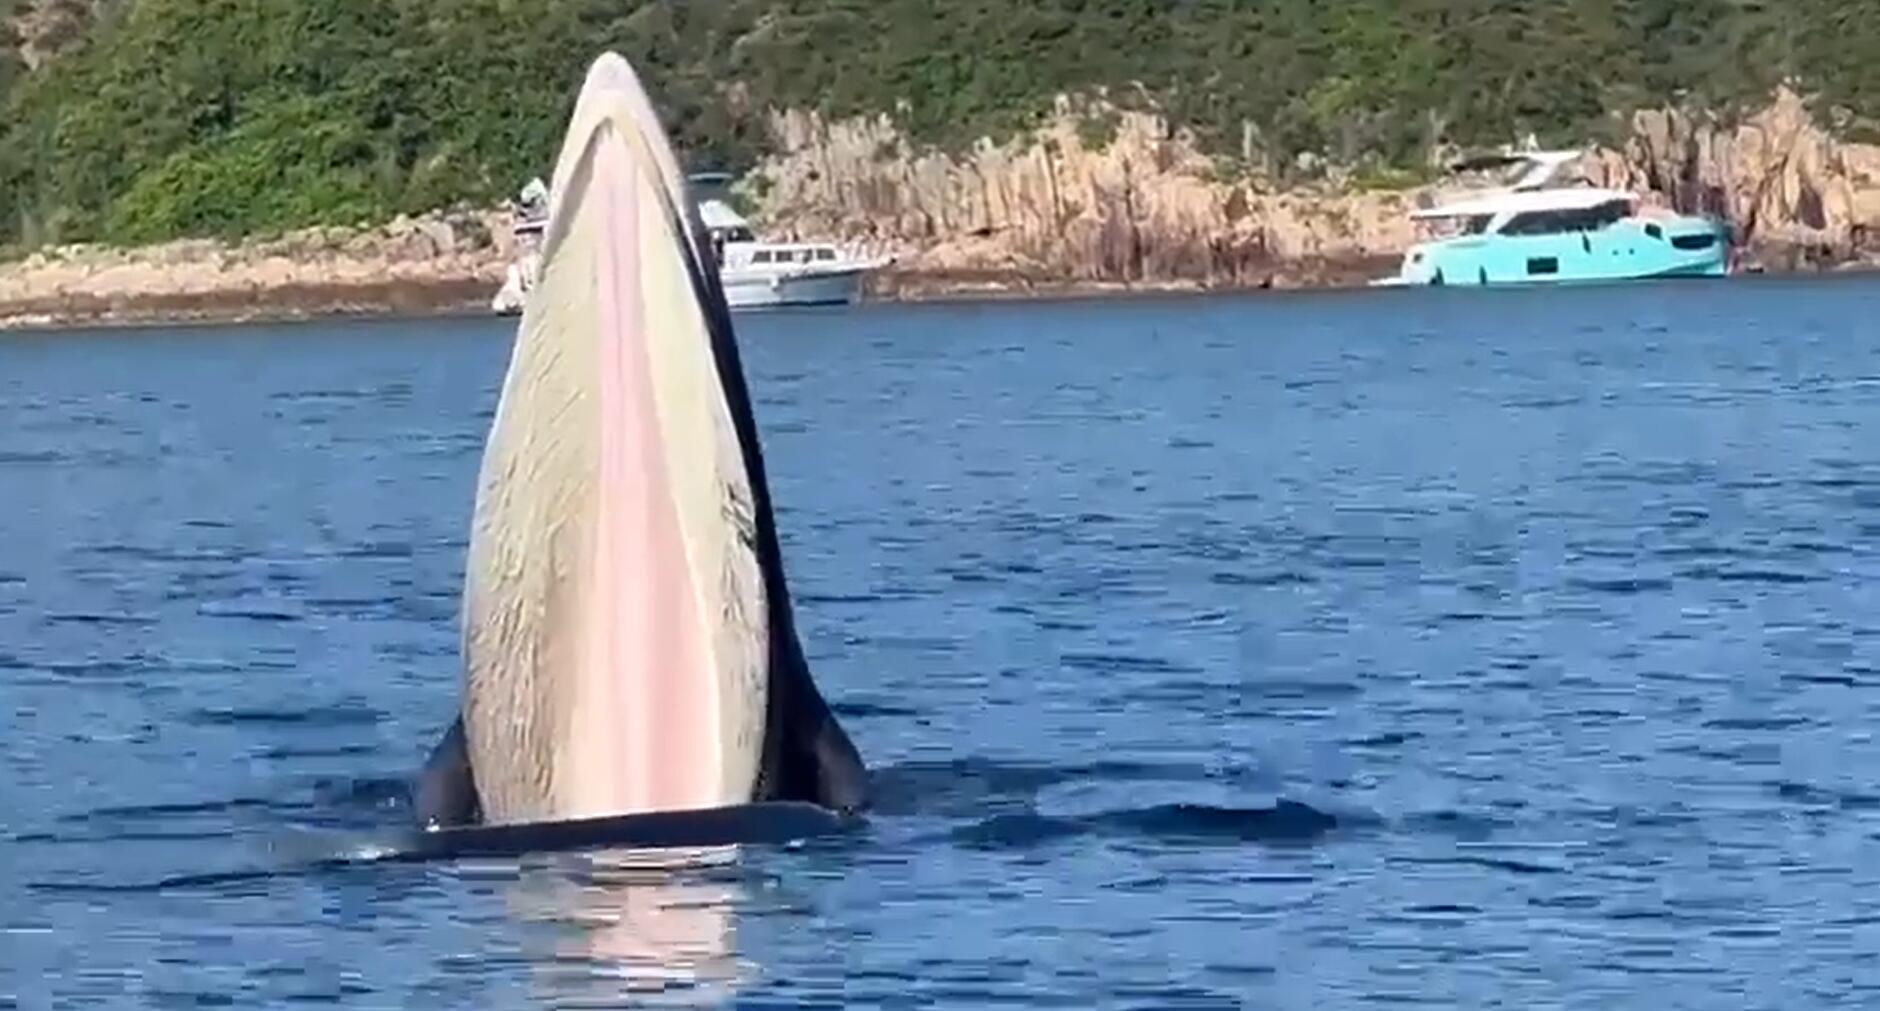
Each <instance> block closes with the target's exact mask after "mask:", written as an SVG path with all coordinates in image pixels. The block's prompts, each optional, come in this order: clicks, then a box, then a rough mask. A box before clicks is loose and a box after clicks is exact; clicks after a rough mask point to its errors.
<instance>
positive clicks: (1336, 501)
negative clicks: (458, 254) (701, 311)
mask: <svg viewBox="0 0 1880 1011" xmlns="http://www.w3.org/2000/svg"><path fill="white" fill-rule="evenodd" d="M1877 319H1880V285H1877V284H1875V283H1873V282H1870V281H1860V280H1834V281H1783V282H1742V283H1725V284H1710V283H1692V284H1684V285H1662V286H1661V285H1646V286H1631V287H1614V288H1588V289H1574V290H1559V291H1545V290H1539V291H1526V292H1461V291H1457V292H1422V291H1414V292H1372V293H1358V294H1340V295H1266V296H1260V297H1246V298H1210V299H1186V298H1184V299H1152V300H1143V301H1130V302H1119V301H1093V302H1065V303H1038V304H1013V305H939V306H919V307H880V308H865V309H860V310H856V311H849V312H814V313H790V314H779V315H768V316H751V317H744V318H742V322H741V324H740V325H741V331H742V335H743V344H744V355H745V362H746V366H747V368H748V369H749V370H750V373H751V383H752V389H753V394H754V396H755V397H756V398H757V401H758V404H757V407H758V412H759V421H760V424H761V426H762V428H763V430H764V433H765V437H766V440H767V441H766V448H767V451H768V455H769V460H770V465H771V471H772V474H771V477H772V483H773V487H774V491H775V493H776V495H777V497H778V500H779V517H778V518H779V523H780V526H781V530H782V534H783V537H784V540H785V552H786V557H787V563H788V565H789V568H790V572H791V576H792V581H793V587H794V589H795V593H796V595H797V600H798V603H799V610H800V620H801V624H802V628H803V632H804V635H805V637H806V646H807V648H808V649H809V650H810V653H811V656H812V662H813V663H814V665H815V669H816V673H817V677H818V679H819V681H820V683H821V684H822V686H823V688H824V690H825V692H826V693H827V694H829V695H830V696H831V697H832V699H833V700H835V701H836V702H837V704H838V706H839V710H840V711H841V712H842V713H843V714H844V718H845V720H846V722H847V725H848V727H849V729H850V732H851V734H852V735H853V736H854V737H855V738H856V740H857V742H858V744H859V745H860V747H861V748H862V750H863V751H864V753H865V755H866V756H867V758H868V759H869V760H870V762H871V764H872V765H874V766H875V767H876V769H877V772H878V777H879V779H880V786H881V790H882V793H883V797H882V807H881V810H880V811H879V812H877V814H876V816H875V817H874V819H873V820H872V823H871V826H870V829H869V831H868V832H867V834H866V835H865V836H863V837H861V838H859V839H854V840H848V841H843V842H840V843H829V844H817V845H810V846H805V847H802V848H800V849H796V850H784V851H761V852H752V853H747V854H745V855H743V856H742V857H741V858H740V859H738V860H737V861H736V862H734V863H731V864H728V865H718V866H706V867H692V868H679V869H647V868H636V867H623V866H620V865H619V863H618V861H614V860H607V859H582V858H554V859H550V858H541V859H535V860H528V861H522V862H520V863H516V862H501V861H482V862H476V863H465V864H455V865H453V864H441V865H429V866H417V867H391V866H359V867H353V868H347V869H343V870H328V871H321V872H318V873H306V872H300V871H295V870H294V869H293V864H292V860H291V859H290V857H291V853H292V852H293V851H291V850H290V851H288V853H287V854H284V853H283V852H282V851H280V850H279V849H271V848H270V847H271V846H278V845H280V844H282V843H283V840H286V841H288V842H290V843H291V842H293V841H295V840H304V839H305V838H306V837H307V834H308V833H313V834H315V838H316V839H330V838H333V837H334V834H338V836H339V837H342V838H368V837H371V836H373V835H374V834H375V833H382V832H384V831H386V830H388V829H392V828H396V827H398V826H400V825H401V824H402V818H403V817H404V815H405V811H404V810H403V806H402V805H403V804H404V801H405V797H404V794H403V790H402V786H401V783H400V781H399V777H401V776H403V775H405V774H406V773H407V772H409V771H410V770H411V769H413V768H415V767H416V765H417V764H418V763H419V762H420V761H421V760H422V758H423V755H424V753H425V752H426V751H427V750H428V749H429V747H430V746H431V744H432V743H433V741H434V740H435V736H436V734H437V732H438V730H439V729H440V728H441V726H442V724H443V723H444V722H445V721H446V720H447V719H448V718H449V715H450V710H451V706H452V705H453V704H454V699H455V692H456V666H455V658H456V609H457V594H458V590H459V582H460V566H461V559H462V553H463V549H464V546H465V542H464V538H465V528H466V522H467V519H468V514H469V510H470V505H471V493H472V483H473V480H474V476H475V468H476V464H477V460H478V454H479V452H480V449H481V442H482V438H483V435H484V431H485V428H486V426H487V425H488V422H489V417H490V412H491V410H492V408H493V406H494V403H495V396H496V389H497V385H498V383H499V381H500V378H501V370H502V367H503V364H504V361H505V355H506V353H507V342H508V339H509V335H510V332H511V327H512V326H513V324H512V323H505V322H503V321H493V320H481V319H478V320H468V321H431V322H422V323H410V322H406V323H358V324H352V323H322V324H312V325H303V326H280V327H234V328H215V329H190V330H154V331H138V332H124V333H99V334H76V335H61V336H58V337H32V336H27V337H18V338H8V339H6V340H4V341H0V433H3V434H0V506H3V507H0V742H3V744H0V763H4V769H0V1008H4V1007H12V1006H17V1007H20V1008H42V1007H81V1006H114V1007H116V1006H123V1007H199V1006H216V1005H233V1006H241V1007H257V1006H276V1005H285V1004H289V1003H296V1004H297V1003H304V1002H315V1003H321V1002H324V1003H338V1004H344V1005H348V1006H356V1007H478V1008H508V1007H516V1008H522V1007H538V1006H541V1007H547V1006H556V1007H580V1006H621V1005H622V1003H623V999H624V998H623V995H625V994H627V993H628V992H629V990H632V991H635V992H636V993H640V994H642V995H644V994H646V993H648V992H650V991H653V990H657V989H664V990H665V991H666V1000H668V1001H671V1002H675V1003H679V1004H708V1003H712V1002H719V1001H726V1000H729V1001H732V1002H734V1003H736V1004H737V1005H738V1006H743V1007H751V1008H759V1007H762V1008H773V1007H789V1006H827V1007H841V1006H853V1007H867V1006H894V1007H934V1008H962V1009H964V1008H984V1007H989V1006H1000V1005H1020V1006H1062V1007H1074V1008H1111V1007H1116V1008H1129V1007H1145V1008H1147V1007H1181V1008H1215V1007H1222V1008H1226V1007H1243V1006H1259V1007H1301V1008H1303V1007H1365V1006H1374V1005H1393V1006H1401V1005H1406V1004H1407V1005H1417V1004H1427V1005H1430V1006H1438V1007H1487V1006H1519V1007H1571V1008H1582V1007H1583V1008H1649V1009H1653V1011H1665V1009H1672V1008H1678V1009H1684V1008H1719V1009H1723V1008H1729V1009H1740V1008H1744V1007H1782V1008H1811V1007H1830V1006H1835V1007H1839V1006H1856V1005H1859V1004H1862V1003H1867V1002H1871V1001H1873V1000H1875V999H1876V998H1875V996H1874V994H1873V993H1872V991H1873V990H1874V988H1876V987H1880V964H1876V962H1875V960H1874V956H1873V953H1874V952H1875V951H1876V950H1880V843H1877V842H1876V839H1875V833H1876V831H1877V830H1880V741H1876V738H1875V732H1874V728H1875V726H1876V725H1877V723H1876V719H1875V717H1876V708H1877V706H1876V703H1880V589H1877V587H1880V582H1877V581H1876V577H1880V548H1876V544H1880V448H1876V447H1880V425H1876V423H1875V415H1876V411H1877V409H1880V324H1876V320H1877Z"/></svg>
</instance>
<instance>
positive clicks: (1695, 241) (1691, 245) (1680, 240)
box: [1671, 233, 1717, 249]
mask: <svg viewBox="0 0 1880 1011" xmlns="http://www.w3.org/2000/svg"><path fill="white" fill-rule="evenodd" d="M1671 244H1672V245H1674V246H1676V247H1678V248H1679V249H1709V248H1710V247H1711V246H1714V245H1716V244H1717V237H1716V236H1715V235H1710V234H1708V233H1700V234H1698V235H1680V236H1678V237H1677V238H1675V239H1672V240H1671Z"/></svg>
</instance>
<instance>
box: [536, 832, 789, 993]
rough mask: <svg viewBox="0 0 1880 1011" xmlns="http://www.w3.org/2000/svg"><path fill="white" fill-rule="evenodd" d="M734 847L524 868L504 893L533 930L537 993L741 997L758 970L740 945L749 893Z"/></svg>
mask: <svg viewBox="0 0 1880 1011" xmlns="http://www.w3.org/2000/svg"><path fill="white" fill-rule="evenodd" d="M737 855H738V851H737V849H736V848H735V847H718V848H711V849H693V850H660V851H656V852H655V851H646V850H640V851H600V852H592V853H587V854H583V855H581V856H580V857H578V858H575V859H573V860H568V861H557V862H556V865H555V866H553V867H543V868H539V869H537V870H534V871H531V872H528V873H525V874H523V875H522V876H521V877H520V878H519V879H517V880H516V881H515V883H514V884H513V886H511V887H510V888H508V889H507V890H506V891H507V898H508V903H509V907H510V911H511V913H512V915H514V916H515V917H517V918H518V919H519V920H521V921H523V922H524V924H525V925H526V926H528V927H529V928H532V929H529V930H528V931H527V932H526V934H527V936H528V938H529V939H530V942H529V943H530V947H531V948H534V949H535V950H531V951H529V952H528V954H529V956H530V961H531V962H532V963H533V964H534V965H535V966H536V967H537V968H536V985H537V986H538V987H539V988H540V989H541V990H542V991H543V992H542V993H541V994H540V995H539V996H541V997H542V998H543V999H544V1000H545V1001H546V1002H547V1003H548V1004H550V1005H552V1006H554V1007H558V1008H564V1007H620V1006H622V1005H621V1001H622V1000H623V999H624V998H627V997H631V1000H632V1003H633V1004H634V1005H635V1006H640V1005H642V1004H644V1003H645V1002H646V1001H648V1000H649V999H651V998H657V997H659V996H660V995H666V996H668V997H669V998H671V999H673V1000H679V1001H681V1002H682V1003H684V1004H686V1005H688V1006H696V1005H697V1004H699V1003H700V1002H702V1001H703V1002H709V1003H716V1002H718V1001H721V1000H725V999H728V998H730V997H733V996H735V995H736V993H737V991H738V989H739V988H740V987H741V986H743V985H745V984H746V983H748V982H750V981H751V979H752V977H753V976H754V971H753V967H751V966H749V965H747V964H745V963H744V962H743V961H742V960H741V959H740V957H739V955H738V953H737V926H736V924H737V914H738V911H739V910H740V909H741V908H743V907H744V906H745V905H746V904H747V903H748V901H749V894H748V892H747V890H746V886H745V883H744V882H743V880H742V879H741V878H740V876H739V872H738V870H737V868H736V867H735V863H736V860H737ZM538 946H539V947H538Z"/></svg>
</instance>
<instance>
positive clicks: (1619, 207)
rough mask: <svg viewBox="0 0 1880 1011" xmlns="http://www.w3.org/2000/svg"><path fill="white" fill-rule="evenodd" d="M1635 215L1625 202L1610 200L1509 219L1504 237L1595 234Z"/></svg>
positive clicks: (1534, 212) (1527, 213)
mask: <svg viewBox="0 0 1880 1011" xmlns="http://www.w3.org/2000/svg"><path fill="white" fill-rule="evenodd" d="M1631 213H1632V204H1631V202H1630V201H1626V200H1608V201H1606V202H1605V203H1602V204H1597V205H1595V206H1593V207H1579V208H1560V209H1556V210H1544V211H1528V212H1526V213H1523V214H1517V215H1515V216H1514V217H1512V218H1509V219H1508V223H1507V224H1505V225H1503V226H1502V227H1501V230H1500V234H1502V235H1559V234H1561V233H1563V232H1596V231H1598V230H1600V229H1602V228H1605V227H1606V226H1608V225H1612V224H1616V223H1617V222H1620V221H1623V220H1625V219H1626V217H1628V216H1629V215H1630V214H1631Z"/></svg>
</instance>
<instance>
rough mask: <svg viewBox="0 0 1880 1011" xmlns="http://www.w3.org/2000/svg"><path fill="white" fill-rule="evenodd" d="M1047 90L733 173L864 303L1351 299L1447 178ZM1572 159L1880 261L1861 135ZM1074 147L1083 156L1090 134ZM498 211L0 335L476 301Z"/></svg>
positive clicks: (35, 301)
mask: <svg viewBox="0 0 1880 1011" xmlns="http://www.w3.org/2000/svg"><path fill="white" fill-rule="evenodd" d="M1088 114H1089V110H1088V109H1086V108H1083V107H1081V106H1078V105H1076V104H1075V103H1071V102H1070V101H1069V100H1066V101H1065V102H1064V103H1062V104H1061V105H1060V108H1059V110H1058V115H1057V116H1056V118H1055V119H1053V120H1051V121H1050V122H1048V123H1047V124H1046V125H1045V126H1043V127H1042V128H1040V129H1039V130H1038V131H1036V132H1035V133H1034V134H1033V135H1030V136H1028V137H1025V138H1020V139H1017V140H1014V141H1011V142H1009V143H1007V144H1005V145H993V144H990V143H986V144H981V145H979V146H977V147H976V148H974V149H973V150H972V151H971V152H969V153H966V154H960V155H948V154H943V153H939V152H933V151H918V150H916V149H915V148H914V147H913V146H912V145H910V144H908V143H907V142H906V140H905V139H904V138H903V137H902V136H901V135H900V133H899V132H898V131H897V130H896V128H895V127H894V125H893V124H892V123H890V122H888V121H887V120H885V119H880V118H877V119H871V120H855V121H843V122H836V123H827V122H823V121H821V120H820V119H817V118H816V117H814V116H812V115H809V114H804V113H779V114H777V115H776V117H775V119H774V122H773V123H772V124H771V129H772V132H773V133H774V135H775V136H776V138H777V140H778V153H777V154H775V155H774V156H772V157H771V158H770V159H768V160H767V161H766V162H765V163H763V164H761V165H759V166H758V168H757V170H756V171H755V172H753V173H752V174H751V175H750V176H749V177H748V179H747V184H748V186H747V189H748V192H747V196H749V197H750V198H751V200H752V203H753V205H754V206H753V208H752V210H753V214H752V217H753V219H754V220H756V221H757V222H758V224H759V227H760V229H761V230H762V231H763V232H764V233H766V234H767V235H769V236H772V237H775V238H779V239H784V240H790V239H824V238H835V239H838V240H841V241H845V242H847V243H850V244H852V245H855V246H858V247H861V248H864V249H868V250H870V251H875V252H884V253H891V254H893V255H894V256H895V257H896V265H895V266H894V267H893V268H892V269H890V270H888V271H885V272H883V273H882V274H880V275H879V276H877V277H876V278H874V279H872V282H871V284H870V291H869V297H870V298H871V299H874V300H882V301H912V300H929V299H937V298H1047V297H1065V296H1070V295H1091V294H1123V293H1130V292H1169V291H1247V290H1261V289H1282V288H1337V287H1358V286H1362V285H1364V284H1366V283H1367V282H1368V281H1369V280H1371V279H1372V278H1376V277H1380V276H1384V275H1386V274H1388V273H1390V272H1391V271H1392V270H1393V269H1394V268H1395V265H1396V263H1397V261H1398V259H1399V257H1400V256H1401V255H1402V251H1403V250H1404V249H1405V248H1407V247H1408V245H1409V244H1410V243H1411V242H1412V241H1414V239H1415V235H1414V232H1413V229H1412V226H1411V222H1410V212H1411V211H1412V210H1414V209H1415V208H1417V207H1421V206H1428V205H1429V204H1430V203H1432V202H1434V201H1438V200H1442V199H1444V198H1445V197H1446V196H1448V195H1450V193H1449V192H1447V191H1446V190H1445V189H1444V188H1443V187H1438V186H1421V187H1411V188H1406V189H1375V188H1370V189H1367V188H1365V187H1364V186H1362V185H1359V184H1358V183H1357V182H1356V181H1354V180H1352V179H1350V178H1346V177H1344V176H1342V175H1340V174H1339V173H1337V172H1335V171H1334V172H1330V173H1329V174H1328V175H1327V176H1326V178H1324V179H1322V180H1320V181H1319V182H1317V183H1314V184H1310V185H1295V186H1293V187H1291V188H1280V187H1275V186H1273V185H1271V184H1269V183H1268V182H1265V181H1263V180H1262V178H1261V177H1259V176H1258V175H1255V176H1250V177H1234V176H1224V175H1222V174H1221V173H1220V172H1219V171H1217V169H1218V166H1217V165H1216V163H1215V162H1214V161H1212V160H1211V159H1210V158H1208V157H1207V156H1205V155H1203V154H1202V153H1201V152H1200V151H1199V150H1198V149H1197V148H1196V147H1195V145H1194V143H1193V142H1192V139H1191V138H1189V137H1187V136H1186V135H1185V134H1184V133H1183V132H1182V131H1180V130H1178V129H1174V128H1172V127H1171V126H1170V125H1169V124H1168V123H1166V122H1165V121H1163V120H1161V119H1159V118H1158V117H1156V116H1154V115H1152V114H1148V113H1141V112H1130V113H1118V114H1117V116H1116V119H1115V124H1116V128H1115V130H1114V131H1113V132H1112V133H1111V134H1110V135H1109V136H1108V137H1107V138H1106V139H1103V140H1101V141H1093V140H1092V139H1091V138H1090V136H1089V134H1088V131H1085V130H1083V129H1081V124H1082V122H1083V119H1082V117H1085V116H1087V115H1088ZM1629 130H1630V133H1629V136H1628V138H1627V139H1626V140H1625V141H1624V142H1623V143H1621V144H1618V145H1616V146H1613V147H1607V148H1596V149H1593V150H1590V151H1588V152H1587V153H1586V156H1585V158H1584V159H1583V163H1582V166H1581V173H1582V175H1583V176H1585V177H1586V178H1587V179H1588V181H1590V182H1593V183H1595V184H1601V185H1610V186H1617V187H1622V188H1626V189H1630V190H1634V191H1636V192H1638V193H1640V194H1642V195H1643V196H1644V198H1645V199H1646V201H1647V202H1648V203H1653V204H1657V205H1660V206H1668V207H1672V208H1675V209H1677V210H1680V211H1685V212H1701V213H1708V214H1713V215H1716V216H1718V217H1720V218H1722V219H1723V220H1725V221H1727V222H1729V223H1730V225H1731V227H1732V229H1733V230H1734V232H1735V234H1736V238H1737V240H1738V243H1739V253H1740V254H1741V258H1742V264H1743V266H1744V267H1745V268H1747V269H1748V270H1749V271H1751V272H1768V273H1793V272H1812V271H1823V270H1836V269H1846V268H1868V267H1871V266H1873V265H1875V264H1876V263H1880V145H1872V144H1863V143H1853V142H1848V141H1844V140H1841V139H1837V138H1836V137H1834V136H1831V135H1830V134H1828V133H1827V132H1825V131H1824V130H1823V129H1822V128H1821V127H1820V126H1819V125H1818V124H1817V122H1816V120H1815V119H1814V118H1813V117H1812V116H1811V115H1810V113H1809V112H1808V109H1807V107H1806V104H1805V102H1804V101H1803V99H1802V98H1801V97H1800V96H1798V95H1796V94H1793V93H1791V92H1787V91H1784V92H1781V93H1778V94H1777V95H1775V96H1774V97H1773V98H1772V100H1771V102H1770V104H1769V105H1768V106H1766V107H1765V108H1764V109H1763V110H1762V111H1760V112H1758V113H1756V114H1755V115H1752V116H1748V117H1746V118H1743V119H1740V120H1737V121H1734V122H1724V121H1722V120H1719V119H1717V118H1715V117H1712V116H1708V115H1701V114H1696V113H1691V112H1685V111H1678V110H1655V111H1641V112H1638V113H1635V114H1633V115H1632V116H1631V118H1630V121H1629ZM1087 142H1088V143H1087ZM513 254H514V249H513V236H512V235H511V233H510V229H509V220H508V217H507V215H506V214H505V213H504V212H503V211H501V210H495V209H491V210H478V211H458V212H451V213H441V214H435V215H429V216H426V217H424V218H421V219H408V218H400V219H398V220H396V221H393V222H390V223H387V224H383V225H378V226H363V225H362V226H359V227H356V228H314V229H307V230H304V231H299V232H294V233H290V234H288V235H283V236H276V237H269V238H254V239H248V240H244V241H241V242H234V243H224V242H216V241H211V240H189V241H183V242H175V243H170V244H167V245H162V246H154V247H149V248H144V249H135V250H115V249H108V248H101V247H84V246H80V247H64V248H59V249H51V250H45V251H41V252H38V253H35V254H33V255H32V256H29V257H27V258H26V259H24V260H20V261H17V262H14V263H11V264H4V265H0V329H9V328H10V329H19V328H24V327H34V328H42V327H81V326H100V325H128V324H153V323H169V322H191V321H211V320H215V321H239V320H258V319H305V318H316V317H332V316H388V315H433V314H440V313H468V314H477V313H485V312H488V311H489V310H488V307H489V299H490V297H491V296H492V295H493V294H494V293H495V292H496V290H497V289H498V288H499V287H500V285H501V283H502V280H503V277H504V274H505V272H506V270H507V269H508V266H509V264H510V262H511V261H512V259H513Z"/></svg>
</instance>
